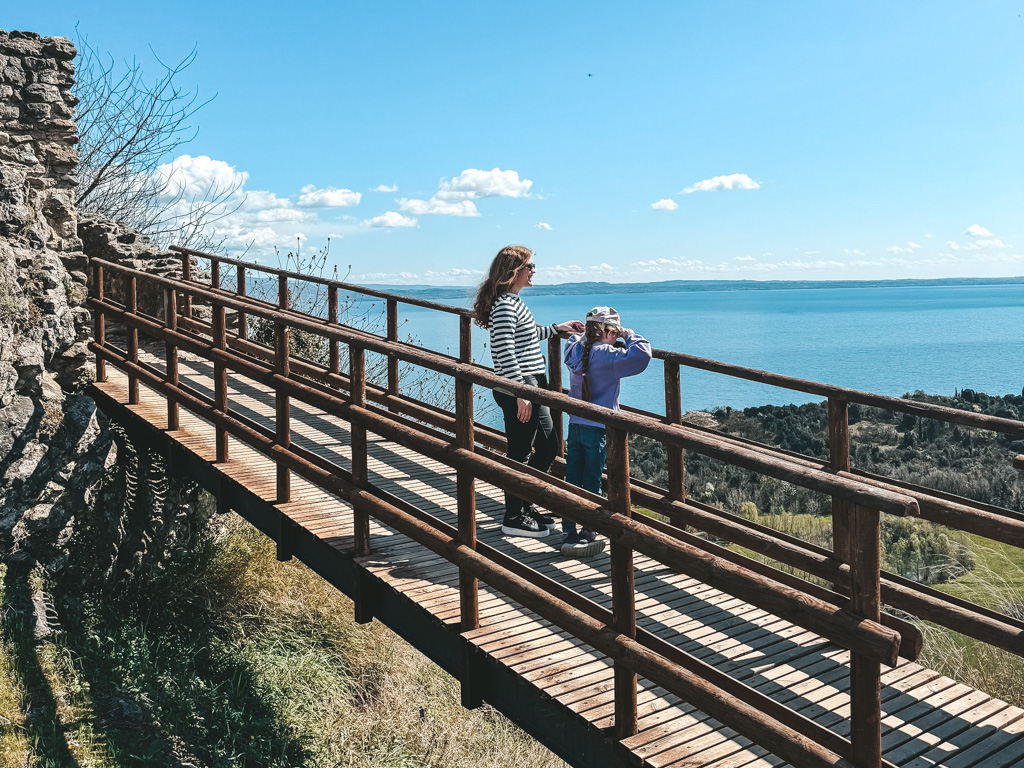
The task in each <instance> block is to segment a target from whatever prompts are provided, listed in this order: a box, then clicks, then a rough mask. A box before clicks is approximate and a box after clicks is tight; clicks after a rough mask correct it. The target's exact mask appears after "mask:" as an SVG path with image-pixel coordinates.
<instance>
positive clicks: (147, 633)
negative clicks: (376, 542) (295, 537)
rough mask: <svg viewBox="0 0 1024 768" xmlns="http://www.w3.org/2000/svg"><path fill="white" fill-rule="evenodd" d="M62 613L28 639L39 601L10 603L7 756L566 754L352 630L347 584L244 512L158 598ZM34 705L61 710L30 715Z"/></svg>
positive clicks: (1, 668) (323, 759)
mask: <svg viewBox="0 0 1024 768" xmlns="http://www.w3.org/2000/svg"><path fill="white" fill-rule="evenodd" d="M23 576H24V575H23ZM13 585H18V590H20V592H19V596H20V597H23V596H24V595H23V594H21V593H29V592H30V591H31V585H30V584H28V582H27V580H26V579H25V578H21V579H20V580H12V579H5V581H4V586H5V590H6V589H7V588H8V587H10V586H13ZM8 597H9V596H8V595H7V593H6V592H5V595H4V600H5V606H6V605H7V602H8ZM60 608H61V612H62V615H68V616H73V619H72V620H70V621H68V623H67V626H66V628H67V631H66V633H65V634H63V635H61V636H60V637H58V638H57V639H47V640H38V641H37V640H36V639H35V638H34V637H33V636H32V632H31V621H30V619H31V611H28V612H23V613H21V614H15V613H12V612H11V611H5V613H4V614H3V617H2V623H3V628H4V638H3V639H4V642H3V643H2V644H0V715H2V716H3V718H5V720H0V725H2V731H0V734H2V736H0V765H3V766H12V767H13V766H26V765H27V766H38V767H41V766H47V767H49V766H74V765H77V766H82V767H83V768H84V767H85V766H96V767H97V768H107V767H108V766H109V767H111V768H113V767H114V766H139V765H166V764H168V762H170V761H172V759H173V760H177V761H183V760H184V761H191V762H195V763H196V764H201V765H206V766H211V768H214V767H216V768H219V767H220V766H232V767H234V766H261V767H262V766H281V767H282V768H284V767H285V766H287V767H288V768H291V766H299V765H302V766H310V767H311V768H319V767H320V766H323V767H324V768H326V767H327V766H331V767H332V768H333V766H353V767H355V768H362V767H365V768H370V766H374V767H379V768H405V767H407V766H408V767H409V768H411V767H412V766H416V768H422V767H425V766H456V767H459V766H464V767H465V768H469V767H470V766H474V767H475V766H510V767H511V766H517V765H531V766H537V767H538V768H554V767H555V766H563V765H564V764H563V763H562V762H561V761H560V760H558V759H557V758H555V757H554V756H553V755H552V754H551V753H549V752H547V751H546V750H545V749H543V748H542V747H540V746H539V745H538V744H537V743H536V742H534V741H533V739H531V738H530V737H529V736H527V735H526V734H525V733H523V732H522V731H520V730H519V729H518V728H516V727H515V726H514V725H512V724H511V723H510V722H509V721H508V720H506V719H505V718H503V717H502V716H500V715H499V714H497V713H496V712H495V711H494V710H492V709H490V708H488V707H483V708H481V709H478V710H474V711H466V710H464V709H462V707H461V706H460V705H459V689H458V683H457V681H455V680H454V679H453V678H451V677H450V676H448V675H447V674H446V673H444V672H443V671H442V670H440V669H439V668H438V667H437V666H435V665H434V664H432V663H431V662H430V661H429V660H427V659H426V658H425V657H424V656H422V655H421V654H419V653H418V652H416V651H415V650H414V649H412V648H411V647H409V646H408V645H407V644H406V643H404V642H403V641H401V640H400V639H399V638H398V637H397V636H395V635H394V634H393V633H391V632H390V631H388V630H387V629H386V628H385V627H383V626H382V625H381V624H380V623H378V622H374V623H372V624H369V625H365V626H360V625H357V624H355V623H354V621H353V620H352V603H351V602H350V601H349V600H348V599H347V598H346V597H344V595H342V594H341V593H339V592H338V591H337V590H335V589H334V588H333V587H331V586H330V585H328V584H327V583H326V582H325V581H324V580H323V579H321V578H319V577H318V576H316V575H315V574H313V573H312V572H311V571H309V570H308V569H306V568H305V567H304V566H302V565H301V564H300V563H298V562H297V561H291V562H288V563H278V562H277V561H276V558H275V552H274V545H273V543H272V542H270V541H269V540H268V539H266V538H265V537H263V536H262V535H261V534H259V533H258V532H256V531H255V530H254V529H253V528H251V527H249V526H248V525H246V524H244V523H242V522H241V521H238V520H237V519H236V520H235V521H234V522H232V523H230V524H229V530H228V531H227V532H226V533H225V534H224V535H222V536H221V537H220V539H219V541H218V542H217V543H216V544H215V546H213V547H212V549H211V550H210V551H209V552H208V553H207V554H206V555H205V556H204V557H202V558H201V559H200V562H199V563H198V564H197V565H195V564H194V565H193V566H190V567H189V568H185V569H183V572H182V573H177V574H169V578H168V579H167V580H165V581H164V582H163V584H162V587H161V589H159V590H158V592H157V593H156V594H153V595H150V596H149V597H148V598H147V599H141V600H139V601H138V602H137V603H134V604H131V605H121V604H117V605H115V604H113V603H105V604H100V603H95V604H89V603H82V604H81V605H78V606H77V608H76V605H75V601H74V600H71V599H69V600H68V601H67V602H66V604H61V605H60ZM29 700H34V701H49V702H52V703H53V706H52V707H51V710H52V711H48V712H47V713H46V714H45V716H44V717H42V718H36V722H35V724H32V723H31V722H27V718H26V717H25V712H26V710H27V709H28V707H27V704H26V702H27V701H29ZM126 712H127V713H128V717H125V716H124V715H125V713H126ZM6 720H9V721H10V725H8V724H6V722H5V721H6Z"/></svg>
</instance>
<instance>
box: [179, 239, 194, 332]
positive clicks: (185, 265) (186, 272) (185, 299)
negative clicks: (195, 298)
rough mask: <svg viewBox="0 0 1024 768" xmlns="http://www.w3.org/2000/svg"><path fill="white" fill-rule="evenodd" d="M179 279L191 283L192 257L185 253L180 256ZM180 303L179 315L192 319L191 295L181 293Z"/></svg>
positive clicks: (184, 292)
mask: <svg viewBox="0 0 1024 768" xmlns="http://www.w3.org/2000/svg"><path fill="white" fill-rule="evenodd" d="M181 279H182V281H183V282H186V283H191V282H192V257H191V256H190V255H189V254H187V253H182V254H181ZM182 293H183V296H182V301H181V314H183V315H184V316H185V317H192V294H191V293H189V292H188V291H183V292H182Z"/></svg>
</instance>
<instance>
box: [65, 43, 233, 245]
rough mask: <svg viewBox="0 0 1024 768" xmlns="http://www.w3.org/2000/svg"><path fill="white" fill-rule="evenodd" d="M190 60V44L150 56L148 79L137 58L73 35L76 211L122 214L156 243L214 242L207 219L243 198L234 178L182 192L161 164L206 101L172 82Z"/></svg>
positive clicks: (188, 133)
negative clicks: (152, 69) (171, 56)
mask: <svg viewBox="0 0 1024 768" xmlns="http://www.w3.org/2000/svg"><path fill="white" fill-rule="evenodd" d="M154 57H156V54H155V53H154ZM195 59H196V50H195V49H194V48H193V49H192V50H191V51H190V52H189V53H188V55H186V56H185V57H184V58H182V59H181V60H180V61H178V62H177V63H175V64H166V63H164V62H163V61H162V60H161V59H160V58H159V57H156V60H157V62H158V64H159V65H160V67H162V72H161V74H160V75H159V76H158V77H157V78H156V79H155V80H152V81H149V80H147V79H146V78H145V76H144V73H143V71H142V67H141V65H140V64H139V62H138V61H137V60H134V59H133V60H132V61H125V62H124V63H123V66H121V67H119V66H118V65H117V64H116V63H115V61H114V59H113V57H111V56H109V55H103V54H101V53H100V52H99V51H98V50H97V49H96V48H94V47H93V46H92V45H91V44H90V43H89V40H88V38H87V37H86V36H84V35H79V38H78V62H77V72H78V76H77V81H76V84H75V95H76V96H77V97H78V99H79V107H78V115H77V120H78V130H79V179H80V181H79V184H78V189H77V205H78V209H79V210H80V211H83V212H93V213H100V214H103V215H105V216H108V217H109V218H112V219H116V220H118V221H122V222H124V223H126V224H127V225H128V226H130V227H132V228H134V229H137V230H139V231H141V232H145V233H146V234H148V235H150V236H151V237H153V238H154V239H155V240H156V241H157V242H158V243H161V244H168V243H170V242H175V243H179V244H181V245H186V246H191V247H205V248H210V247H211V246H215V245H217V243H215V242H211V240H212V239H213V236H211V235H210V234H208V233H209V232H210V228H209V226H208V225H210V224H212V223H213V222H215V221H217V220H218V219H221V218H223V217H225V216H227V215H229V214H231V213H233V212H234V211H236V210H238V208H239V206H241V205H242V203H243V202H244V198H243V197H242V196H241V195H240V194H239V191H240V189H241V181H240V180H238V181H236V182H234V183H233V184H230V185H227V186H222V185H219V184H218V183H216V182H211V184H210V186H209V188H207V189H202V190H199V191H198V192H196V191H193V192H192V193H191V195H189V194H188V188H187V185H186V184H184V183H179V180H178V179H176V178H175V177H174V173H173V172H171V173H166V172H161V170H160V168H161V165H163V164H165V163H166V161H167V159H168V158H169V157H170V156H171V155H172V153H173V152H174V151H175V150H176V149H178V148H179V147H180V146H182V145H183V144H187V143H188V142H190V141H191V140H192V139H193V138H195V136H196V131H197V128H196V127H195V126H194V125H193V123H192V119H193V118H194V116H195V115H196V113H197V112H198V111H199V110H200V109H202V108H203V107H204V106H205V105H207V104H209V103H210V101H211V100H212V97H211V98H210V99H206V100H205V101H202V100H200V98H199V89H198V88H196V89H195V90H191V91H186V90H183V89H182V88H181V87H180V85H179V84H178V81H179V80H180V75H181V73H182V72H184V71H185V70H186V69H188V67H189V66H191V64H192V63H193V62H194V61H195Z"/></svg>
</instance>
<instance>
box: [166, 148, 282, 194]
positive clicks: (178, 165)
mask: <svg viewBox="0 0 1024 768" xmlns="http://www.w3.org/2000/svg"><path fill="white" fill-rule="evenodd" d="M156 174H157V176H158V177H159V180H160V181H162V182H164V184H165V188H164V195H163V196H164V197H165V198H167V199H174V198H181V199H182V200H193V199H204V200H206V199H211V198H213V197H216V196H217V194H223V193H226V192H228V191H229V190H232V189H236V190H238V189H241V188H242V187H243V186H244V185H245V182H246V181H248V179H249V174H248V173H245V172H239V171H236V170H235V169H234V168H233V167H232V166H230V165H228V164H227V163H225V162H224V161H223V160H214V159H212V158H210V157H208V156H206V155H199V156H198V157H192V155H179V156H178V157H176V158H174V159H173V160H172V161H171V162H169V163H164V164H163V165H161V166H159V167H157V169H156ZM268 194H269V193H268Z"/></svg>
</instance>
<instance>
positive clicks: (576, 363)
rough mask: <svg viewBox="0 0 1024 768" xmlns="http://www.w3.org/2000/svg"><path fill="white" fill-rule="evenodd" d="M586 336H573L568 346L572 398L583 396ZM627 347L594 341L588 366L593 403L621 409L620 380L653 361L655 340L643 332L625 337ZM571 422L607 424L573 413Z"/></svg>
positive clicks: (640, 371) (581, 397)
mask: <svg viewBox="0 0 1024 768" xmlns="http://www.w3.org/2000/svg"><path fill="white" fill-rule="evenodd" d="M585 342H586V338H585V337H583V336H572V337H570V339H569V341H568V343H566V345H565V355H564V358H565V364H566V365H567V366H568V367H569V397H574V398H576V399H577V400H582V399H583V375H582V374H583V349H584V346H585ZM625 342H626V346H625V347H613V346H612V345H611V344H600V343H598V344H594V346H592V347H591V348H590V364H589V365H588V366H587V381H589V382H590V402H591V403H593V404H594V405H602V406H604V407H605V408H611V409H612V410H613V411H617V410H619V380H620V379H622V378H623V377H625V376H635V375H636V374H638V373H643V372H644V369H646V368H647V364H648V363H650V362H651V343H650V342H649V341H647V339H645V338H644V337H643V336H641V335H640V334H639V333H631V334H629V335H628V336H626V338H625ZM569 423H570V424H584V425H586V426H589V427H602V428H603V427H604V424H600V423H598V422H596V421H590V420H589V419H584V418H583V417H582V416H574V415H570V416H569Z"/></svg>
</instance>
